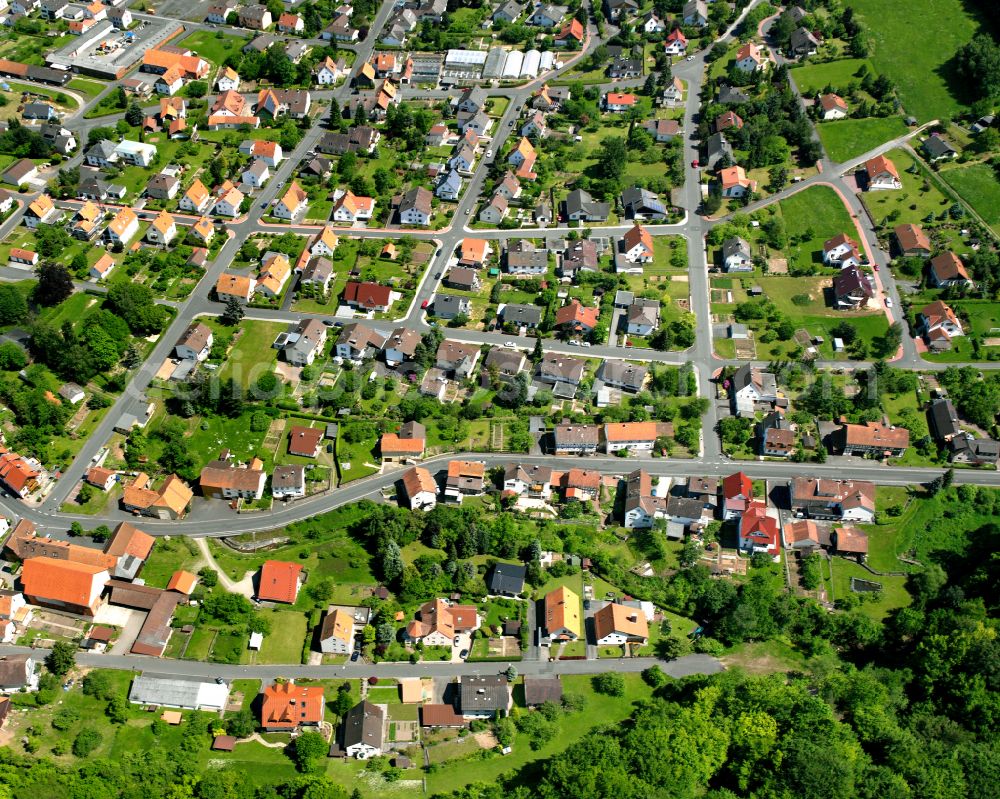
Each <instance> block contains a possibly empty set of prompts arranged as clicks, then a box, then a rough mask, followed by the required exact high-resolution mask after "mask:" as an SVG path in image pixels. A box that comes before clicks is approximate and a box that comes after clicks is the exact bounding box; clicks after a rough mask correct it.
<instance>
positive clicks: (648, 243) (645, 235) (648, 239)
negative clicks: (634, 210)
mask: <svg viewBox="0 0 1000 799" xmlns="http://www.w3.org/2000/svg"><path fill="white" fill-rule="evenodd" d="M621 242H622V244H621V252H622V255H623V256H624V258H625V260H626V261H628V262H629V263H633V264H638V263H642V264H648V263H651V262H652V260H653V237H652V235H650V233H649V231H648V230H646V228H644V227H642V225H639V224H635V225H633V226H632V229H631V230H629V231H628V232H627V233H626V234H625V235H624V236H622V239H621Z"/></svg>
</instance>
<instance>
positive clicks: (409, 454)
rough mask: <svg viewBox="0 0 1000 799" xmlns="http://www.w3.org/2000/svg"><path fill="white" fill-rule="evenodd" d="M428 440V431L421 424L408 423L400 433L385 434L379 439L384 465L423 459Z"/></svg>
mask: <svg viewBox="0 0 1000 799" xmlns="http://www.w3.org/2000/svg"><path fill="white" fill-rule="evenodd" d="M426 440H427V430H426V428H425V427H424V426H423V425H422V424H420V423H419V422H407V423H406V424H404V425H402V426H401V427H400V428H399V432H398V433H383V434H382V437H381V438H380V439H379V450H380V451H381V453H382V461H383V462H384V463H393V462H395V461H403V460H407V459H409V458H422V457H423V456H424V445H425V443H426Z"/></svg>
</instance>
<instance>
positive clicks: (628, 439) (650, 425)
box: [604, 422, 657, 453]
mask: <svg viewBox="0 0 1000 799" xmlns="http://www.w3.org/2000/svg"><path fill="white" fill-rule="evenodd" d="M656 435H657V432H656V422H612V423H610V424H606V425H604V446H605V449H606V450H607V452H608V453H614V452H618V451H619V450H623V449H624V450H628V451H629V452H652V450H653V445H654V444H655V443H656Z"/></svg>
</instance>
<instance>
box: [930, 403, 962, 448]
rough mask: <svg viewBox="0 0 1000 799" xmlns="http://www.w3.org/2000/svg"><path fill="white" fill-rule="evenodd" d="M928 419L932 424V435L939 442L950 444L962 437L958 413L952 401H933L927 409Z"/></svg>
mask: <svg viewBox="0 0 1000 799" xmlns="http://www.w3.org/2000/svg"><path fill="white" fill-rule="evenodd" d="M927 419H928V421H929V422H930V430H931V434H932V435H933V436H934V438H935V439H937V440H938V441H944V442H948V441H951V440H952V439H953V438H955V437H956V436H960V435H962V428H961V427H960V426H959V424H958V412H957V411H956V410H955V406H954V405H952V404H951V400H950V399H947V398H940V399H935V400H931V403H930V405H929V406H928V407H927Z"/></svg>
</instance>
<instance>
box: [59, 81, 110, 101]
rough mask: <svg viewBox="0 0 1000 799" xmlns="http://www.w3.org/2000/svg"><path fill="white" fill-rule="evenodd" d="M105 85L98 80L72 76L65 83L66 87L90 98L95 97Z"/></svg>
mask: <svg viewBox="0 0 1000 799" xmlns="http://www.w3.org/2000/svg"><path fill="white" fill-rule="evenodd" d="M107 85H108V84H106V83H102V82H101V81H99V80H91V79H90V78H73V80H71V81H70V82H69V83H67V84H66V88H67V89H72V90H73V91H75V92H79V93H80V94H82V95H84V96H86V97H87V98H88V99H90V98H94V97H97V95H99V94H100V93H101V92H102V91H104V90H105V89H106V88H107Z"/></svg>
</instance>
